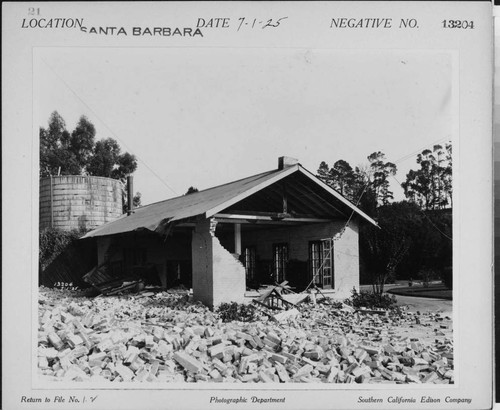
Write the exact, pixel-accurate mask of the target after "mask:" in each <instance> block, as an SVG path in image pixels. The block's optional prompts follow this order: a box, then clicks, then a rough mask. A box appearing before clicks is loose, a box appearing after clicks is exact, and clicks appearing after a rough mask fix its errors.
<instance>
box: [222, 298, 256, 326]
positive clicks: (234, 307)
mask: <svg viewBox="0 0 500 410" xmlns="http://www.w3.org/2000/svg"><path fill="white" fill-rule="evenodd" d="M216 313H217V314H218V315H219V317H220V318H221V319H222V321H223V322H232V321H233V320H238V321H240V322H251V321H253V320H255V319H256V315H255V307H254V306H252V305H244V304H239V303H236V302H231V303H221V304H220V305H219V306H218V307H217V310H216Z"/></svg>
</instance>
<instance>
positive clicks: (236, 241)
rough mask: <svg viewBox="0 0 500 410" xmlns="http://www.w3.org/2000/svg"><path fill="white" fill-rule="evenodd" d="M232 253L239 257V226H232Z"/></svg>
mask: <svg viewBox="0 0 500 410" xmlns="http://www.w3.org/2000/svg"><path fill="white" fill-rule="evenodd" d="M234 253H236V254H237V255H238V256H240V255H241V224H234Z"/></svg>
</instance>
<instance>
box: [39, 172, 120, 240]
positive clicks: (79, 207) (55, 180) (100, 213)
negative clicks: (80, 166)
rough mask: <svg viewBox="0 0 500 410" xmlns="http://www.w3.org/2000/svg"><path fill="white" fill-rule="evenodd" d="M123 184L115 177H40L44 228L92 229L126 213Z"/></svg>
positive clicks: (41, 214)
mask: <svg viewBox="0 0 500 410" xmlns="http://www.w3.org/2000/svg"><path fill="white" fill-rule="evenodd" d="M122 191H123V184H122V183H121V181H119V180H117V179H112V178H104V177H94V176H80V175H61V176H52V177H46V178H42V179H40V223H39V227H40V230H42V229H45V228H49V227H53V228H58V229H62V230H66V231H69V230H72V229H92V228H95V227H97V226H99V225H102V224H103V223H105V222H109V221H113V220H115V219H116V218H118V217H119V216H121V215H122V213H123V207H122Z"/></svg>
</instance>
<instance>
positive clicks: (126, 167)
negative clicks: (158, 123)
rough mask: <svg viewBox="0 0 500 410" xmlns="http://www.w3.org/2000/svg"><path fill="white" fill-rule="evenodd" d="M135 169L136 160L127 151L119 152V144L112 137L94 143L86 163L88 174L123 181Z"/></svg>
mask: <svg viewBox="0 0 500 410" xmlns="http://www.w3.org/2000/svg"><path fill="white" fill-rule="evenodd" d="M136 169H137V160H136V158H135V156H134V155H132V154H129V153H128V152H126V153H124V154H121V149H120V145H119V144H118V142H117V141H116V140H114V139H113V138H107V139H104V140H100V141H97V142H96V143H95V147H94V152H93V154H92V156H91V157H90V160H89V163H88V165H87V173H88V174H89V175H95V176H101V177H108V178H115V179H119V180H121V181H122V182H125V178H126V177H127V175H129V174H131V173H133V172H134V171H135V170H136Z"/></svg>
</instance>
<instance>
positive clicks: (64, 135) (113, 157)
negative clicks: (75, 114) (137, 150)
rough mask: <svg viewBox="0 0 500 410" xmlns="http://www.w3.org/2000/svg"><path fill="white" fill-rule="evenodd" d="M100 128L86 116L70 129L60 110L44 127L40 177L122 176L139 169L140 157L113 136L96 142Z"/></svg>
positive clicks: (41, 142)
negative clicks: (121, 146)
mask: <svg viewBox="0 0 500 410" xmlns="http://www.w3.org/2000/svg"><path fill="white" fill-rule="evenodd" d="M95 136H96V129H95V127H94V125H93V124H92V123H91V122H90V121H89V119H88V118H87V117H85V116H84V115H82V116H81V117H80V119H79V120H78V123H77V125H76V127H75V129H74V130H73V131H72V132H69V131H68V130H67V129H66V123H65V121H64V119H63V118H62V117H61V116H60V115H59V113H58V112H57V111H54V112H53V113H52V114H51V115H50V118H49V123H48V127H47V128H46V129H45V128H42V127H41V128H40V176H41V177H45V176H49V175H94V176H100V177H108V178H115V179H119V180H121V181H122V182H124V181H125V178H126V176H127V175H128V174H131V173H133V172H134V171H135V170H136V169H137V160H136V158H135V156H134V155H132V154H129V153H128V152H125V153H121V149H120V145H119V144H118V142H117V141H115V140H114V139H112V138H107V139H103V140H100V141H95Z"/></svg>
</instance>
